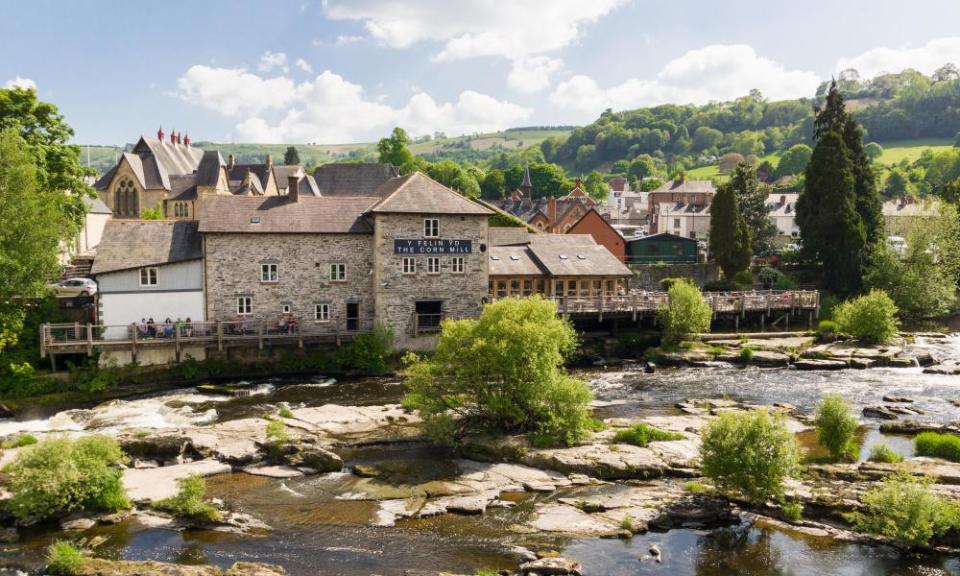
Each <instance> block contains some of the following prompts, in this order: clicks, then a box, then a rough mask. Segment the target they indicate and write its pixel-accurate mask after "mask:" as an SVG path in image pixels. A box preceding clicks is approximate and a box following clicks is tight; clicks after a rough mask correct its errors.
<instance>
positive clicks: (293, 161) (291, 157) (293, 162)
mask: <svg viewBox="0 0 960 576" xmlns="http://www.w3.org/2000/svg"><path fill="white" fill-rule="evenodd" d="M283 163H284V164H286V165H287V166H298V165H299V164H300V153H299V152H297V147H296V146H287V151H286V152H284V153H283Z"/></svg>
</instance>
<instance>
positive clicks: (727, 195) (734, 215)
mask: <svg viewBox="0 0 960 576" xmlns="http://www.w3.org/2000/svg"><path fill="white" fill-rule="evenodd" d="M710 252H711V253H712V254H713V258H714V260H716V261H717V263H718V264H719V265H720V269H721V270H723V275H724V276H725V277H726V278H733V275H734V274H736V273H737V272H740V271H741V270H746V269H747V268H749V267H750V258H751V257H752V256H753V253H752V252H751V250H750V230H749V229H748V228H747V224H746V222H744V220H743V216H742V215H741V214H740V208H739V206H738V205H737V194H736V192H735V191H734V188H733V186H732V185H731V183H730V182H725V183H724V184H722V185H721V186H720V188H719V189H718V190H717V193H716V195H715V196H714V197H713V203H712V204H711V205H710Z"/></svg>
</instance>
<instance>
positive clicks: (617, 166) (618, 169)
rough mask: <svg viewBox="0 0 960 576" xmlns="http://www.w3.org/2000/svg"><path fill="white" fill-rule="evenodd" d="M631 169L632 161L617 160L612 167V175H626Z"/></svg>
mask: <svg viewBox="0 0 960 576" xmlns="http://www.w3.org/2000/svg"><path fill="white" fill-rule="evenodd" d="M629 169H630V161H629V160H625V159H620V160H617V161H616V162H614V163H613V165H612V166H611V167H610V173H611V174H626V173H627V171H628V170H629Z"/></svg>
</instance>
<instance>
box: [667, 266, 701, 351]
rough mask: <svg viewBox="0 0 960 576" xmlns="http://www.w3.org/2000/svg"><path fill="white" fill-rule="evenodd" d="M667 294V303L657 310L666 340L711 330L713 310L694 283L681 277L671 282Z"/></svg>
mask: <svg viewBox="0 0 960 576" xmlns="http://www.w3.org/2000/svg"><path fill="white" fill-rule="evenodd" d="M667 295H668V296H669V299H668V300H667V303H666V304H665V305H663V306H662V307H661V308H660V309H659V310H657V321H658V322H659V323H660V326H661V327H663V339H664V340H665V341H667V342H671V343H677V342H680V341H681V340H683V339H685V338H688V337H690V335H692V334H700V333H703V332H709V331H710V319H711V318H712V317H713V310H712V309H711V308H710V304H709V303H708V302H707V301H706V300H705V299H704V298H703V295H702V294H701V293H700V290H699V289H698V288H697V287H696V286H695V285H694V284H693V283H691V282H690V281H689V280H687V279H685V278H679V279H677V280H676V281H674V282H672V283H671V284H670V287H669V288H668V289H667Z"/></svg>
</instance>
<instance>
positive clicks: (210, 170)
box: [197, 150, 227, 186]
mask: <svg viewBox="0 0 960 576" xmlns="http://www.w3.org/2000/svg"><path fill="white" fill-rule="evenodd" d="M226 165H227V163H226V162H224V161H223V156H221V155H220V152H219V151H218V150H207V151H206V152H204V153H203V157H202V158H201V159H200V164H199V165H198V166H197V186H216V185H217V182H219V181H220V169H221V168H222V167H224V166H226Z"/></svg>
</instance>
